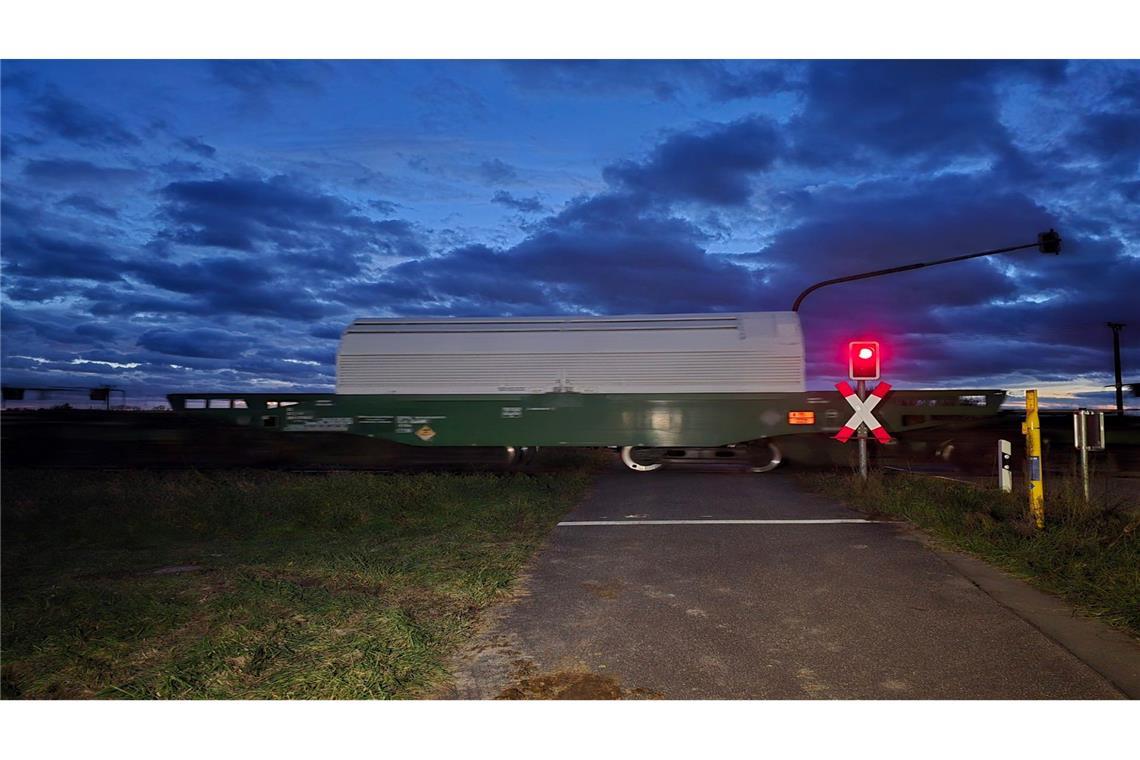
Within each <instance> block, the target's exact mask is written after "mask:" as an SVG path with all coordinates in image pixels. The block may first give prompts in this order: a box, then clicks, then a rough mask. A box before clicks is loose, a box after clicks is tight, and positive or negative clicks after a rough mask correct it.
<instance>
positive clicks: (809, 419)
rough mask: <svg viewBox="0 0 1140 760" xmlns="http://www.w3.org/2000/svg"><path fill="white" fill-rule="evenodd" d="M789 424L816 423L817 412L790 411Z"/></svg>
mask: <svg viewBox="0 0 1140 760" xmlns="http://www.w3.org/2000/svg"><path fill="white" fill-rule="evenodd" d="M788 424H789V425H814V424H815V412H788Z"/></svg>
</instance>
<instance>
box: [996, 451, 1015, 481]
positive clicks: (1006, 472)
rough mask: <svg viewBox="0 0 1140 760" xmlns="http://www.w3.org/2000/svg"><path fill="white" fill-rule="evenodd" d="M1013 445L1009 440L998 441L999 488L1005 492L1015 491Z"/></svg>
mask: <svg viewBox="0 0 1140 760" xmlns="http://www.w3.org/2000/svg"><path fill="white" fill-rule="evenodd" d="M1012 461H1013V446H1012V444H1010V442H1009V441H1006V440H1004V439H1003V440H1000V441H998V456H997V464H998V488H1000V489H1001V490H1002V491H1003V492H1004V493H1010V492H1011V491H1013V469H1012V467H1011V463H1012Z"/></svg>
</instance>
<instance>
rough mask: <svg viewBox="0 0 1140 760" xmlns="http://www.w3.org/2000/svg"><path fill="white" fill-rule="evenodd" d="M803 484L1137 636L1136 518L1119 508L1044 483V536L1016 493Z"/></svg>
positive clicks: (836, 479)
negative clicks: (902, 524) (896, 520)
mask: <svg viewBox="0 0 1140 760" xmlns="http://www.w3.org/2000/svg"><path fill="white" fill-rule="evenodd" d="M805 481H806V482H807V483H808V484H809V485H811V486H812V487H814V488H816V489H817V490H820V491H822V492H824V493H827V494H829V495H832V496H836V497H840V498H844V499H846V500H847V501H848V502H849V503H851V504H852V505H853V506H856V507H858V508H860V509H863V510H865V511H869V512H873V513H878V514H884V515H890V516H894V517H903V518H905V519H907V520H909V521H911V522H912V523H914V524H916V525H918V526H920V527H922V528H924V529H926V530H927V531H928V532H929V533H932V534H933V535H934V536H936V537H937V538H939V539H941V540H942V541H944V542H945V543H947V544H949V545H951V546H954V547H956V548H959V549H963V550H965V551H967V552H970V553H972V554H975V555H977V556H978V557H981V558H982V559H985V560H987V561H989V562H991V563H992V564H995V565H998V566H999V567H1002V568H1004V569H1006V570H1009V571H1011V572H1013V573H1015V574H1017V575H1019V576H1021V577H1023V578H1026V579H1028V580H1029V581H1030V582H1032V583H1033V584H1034V585H1036V586H1038V587H1039V588H1042V589H1044V590H1046V591H1050V592H1053V593H1056V594H1059V595H1061V596H1063V597H1064V598H1066V599H1067V600H1069V601H1070V602H1072V603H1073V604H1075V605H1076V606H1078V607H1080V608H1082V609H1083V610H1085V611H1086V612H1088V613H1090V614H1093V615H1096V616H1100V617H1102V618H1104V619H1105V620H1106V621H1108V622H1110V623H1112V624H1115V625H1117V626H1120V627H1123V628H1125V629H1126V630H1129V631H1130V632H1131V633H1133V634H1135V635H1140V541H1138V540H1137V533H1138V532H1140V515H1138V513H1137V512H1136V511H1135V505H1132V504H1129V503H1126V502H1125V501H1123V500H1120V501H1116V502H1110V503H1106V502H1105V501H1103V500H1097V499H1094V500H1093V501H1092V503H1091V504H1087V505H1086V504H1085V503H1084V500H1083V498H1082V497H1081V494H1080V491H1079V485H1078V484H1077V483H1076V481H1075V480H1073V479H1071V478H1052V479H1050V480H1047V481H1046V483H1045V496H1046V505H1045V508H1046V527H1045V529H1044V530H1043V531H1038V530H1037V529H1036V527H1035V526H1034V525H1033V523H1032V521H1031V520H1030V518H1029V517H1028V507H1027V499H1026V497H1025V495H1024V494H1021V493H1013V494H1003V493H1001V492H1000V491H998V490H996V489H986V488H980V487H973V486H970V485H966V484H960V483H955V482H951V481H947V480H940V479H932V478H929V477H924V476H921V475H906V474H888V475H883V474H872V475H871V476H870V477H869V478H868V480H867V482H866V483H863V482H862V481H861V480H860V479H859V478H858V477H857V476H855V475H849V474H830V475H813V476H811V477H810V478H807V479H805Z"/></svg>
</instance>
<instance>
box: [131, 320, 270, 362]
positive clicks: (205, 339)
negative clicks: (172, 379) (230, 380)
mask: <svg viewBox="0 0 1140 760" xmlns="http://www.w3.org/2000/svg"><path fill="white" fill-rule="evenodd" d="M252 343H253V341H252V340H251V339H250V338H249V336H246V335H236V334H234V333H231V332H227V331H225V330H216V329H213V328H208V327H200V328H197V329H194V330H171V329H168V328H158V329H155V330H147V331H146V332H144V333H143V334H142V335H140V336H139V339H138V344H139V345H140V346H142V347H143V348H146V349H149V350H151V351H156V352H158V353H160V354H169V355H171V356H192V357H200V358H207V359H228V358H233V357H235V356H237V355H239V354H242V353H244V352H245V351H247V350H249V349H250V348H251V346H252Z"/></svg>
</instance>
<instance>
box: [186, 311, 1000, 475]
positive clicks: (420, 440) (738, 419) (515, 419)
mask: <svg viewBox="0 0 1140 760" xmlns="http://www.w3.org/2000/svg"><path fill="white" fill-rule="evenodd" d="M336 361H337V366H336V392H335V393H316V394H313V393H301V394H289V393H276V394H265V393H260V394H240V393H198V394H192V393H187V394H172V395H171V396H169V399H170V402H171V405H172V407H173V408H174V409H175V410H178V411H185V412H188V413H189V412H195V413H201V414H208V415H216V416H220V417H224V418H226V419H228V420H229V421H231V422H233V423H235V424H238V425H254V426H259V427H265V428H272V429H276V430H279V431H281V432H283V433H305V432H315V431H321V432H343V433H351V434H356V435H364V436H369V437H372V438H379V439H384V440H388V441H391V442H394V443H397V444H404V445H407V446H417V447H425V446H439V447H456V446H472V447H502V448H503V449H504V450H506V451H507V452H508V453H509V455H510V456H512V457H518V458H525V457H526V455H527V454H528V452H530V451H533V450H534V449H535V448H536V447H540V446H573V447H610V448H614V449H617V450H618V451H619V452H620V454H621V458H622V461H623V462H624V463H625V464H626V466H628V467H629V468H631V469H633V470H637V471H642V472H646V471H651V470H655V469H657V468H658V467H660V466H661V464H662V463H663V462H665V461H667V460H670V459H709V458H711V459H725V458H732V459H744V460H746V463H747V464H748V465H749V466H751V467H752V468H753V469H754V470H755V471H758V472H763V471H767V470H770V469H774V468H775V467H776V466H777V465H779V464H780V462H781V461H782V459H783V448H785V447H786V441H787V440H788V439H789V437H792V436H798V437H802V436H805V435H813V434H814V435H815V436H816V437H819V436H820V435H821V434H824V433H828V432H834V431H836V430H838V429H839V428H840V426H841V425H842V423H843V421H844V420H846V418H847V416H849V411H850V410H849V408H848V407H847V406H846V403H845V402H844V401H843V400H842V399H841V398H840V397H839V394H838V393H835V392H834V391H830V392H810V391H807V390H806V389H805V380H804V341H803V333H802V331H801V328H800V322H799V316H798V315H797V314H795V313H794V312H748V313H736V314H727V313H722V314H670V315H629V316H576V317H511V318H452V317H449V318H419V319H411V318H365V319H358V320H356V321H355V322H353V323H352V324H351V325H350V326H349V327H348V328H347V329H346V330H345V332H344V334H343V335H342V337H341V341H340V345H339V348H338V351H337V359H336ZM915 394H918V395H915ZM963 394H965V395H963ZM908 396H909V400H908ZM892 397H894V400H895V401H896V402H897V403H896V406H898V407H899V408H900V409H902V408H905V407H908V406H912V407H914V408H913V409H910V410H909V411H910V412H911V413H910V414H909V415H902V414H895V415H894V417H895V420H894V422H895V426H894V427H895V429H898V428H899V427H907V426H910V427H915V426H918V427H921V426H924V425H929V424H936V423H937V421H938V420H939V419H946V418H947V417H948V416H954V415H961V414H966V415H974V414H979V413H993V412H996V411H997V407H998V406H1000V403H1001V400H1002V398H1004V392H1001V391H988V390H987V391H954V392H945V391H942V392H939V391H903V392H896V393H893V394H892ZM922 407H925V408H922ZM935 407H937V408H935ZM880 408H881V409H882V408H883V407H880ZM845 410H846V411H845ZM903 416H907V417H909V419H908V420H903V419H902V417H903ZM887 417H888V420H890V415H887Z"/></svg>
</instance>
